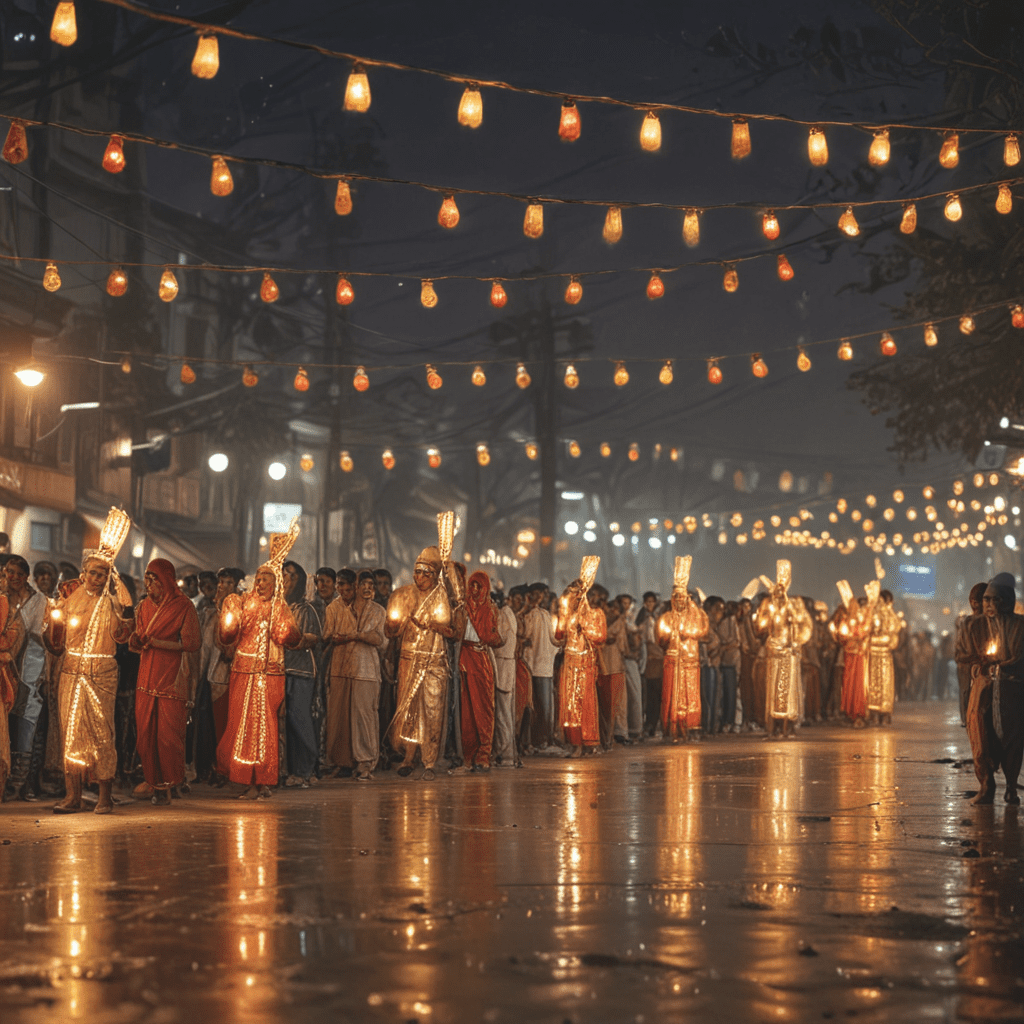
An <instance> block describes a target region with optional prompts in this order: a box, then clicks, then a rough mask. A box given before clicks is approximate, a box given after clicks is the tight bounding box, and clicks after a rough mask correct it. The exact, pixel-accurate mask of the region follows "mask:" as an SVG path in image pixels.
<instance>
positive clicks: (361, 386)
mask: <svg viewBox="0 0 1024 1024" xmlns="http://www.w3.org/2000/svg"><path fill="white" fill-rule="evenodd" d="M369 386H370V378H369V377H368V376H367V373H366V369H365V367H362V366H358V367H356V372H355V373H354V374H353V375H352V387H354V388H355V389H356V391H366V390H367V389H368V388H369Z"/></svg>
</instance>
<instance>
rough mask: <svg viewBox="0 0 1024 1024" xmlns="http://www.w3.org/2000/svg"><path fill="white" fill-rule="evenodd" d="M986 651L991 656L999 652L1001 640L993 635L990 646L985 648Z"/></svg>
mask: <svg viewBox="0 0 1024 1024" xmlns="http://www.w3.org/2000/svg"><path fill="white" fill-rule="evenodd" d="M985 653H986V654H987V655H989V656H990V657H991V656H995V655H996V654H998V653H999V641H998V640H996V638H995V637H992V639H991V640H989V642H988V646H987V647H986V648H985Z"/></svg>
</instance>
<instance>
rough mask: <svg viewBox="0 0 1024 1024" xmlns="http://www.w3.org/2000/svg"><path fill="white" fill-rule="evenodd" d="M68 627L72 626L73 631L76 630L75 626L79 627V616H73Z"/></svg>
mask: <svg viewBox="0 0 1024 1024" xmlns="http://www.w3.org/2000/svg"><path fill="white" fill-rule="evenodd" d="M68 625H70V626H71V628H72V629H74V628H75V626H77V625H78V616H77V615H72V616H71V622H70V623H68Z"/></svg>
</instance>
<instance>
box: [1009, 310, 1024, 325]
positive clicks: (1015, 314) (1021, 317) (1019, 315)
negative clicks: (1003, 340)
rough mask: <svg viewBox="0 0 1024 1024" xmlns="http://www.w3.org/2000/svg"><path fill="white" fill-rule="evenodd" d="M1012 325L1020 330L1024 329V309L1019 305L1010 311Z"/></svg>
mask: <svg viewBox="0 0 1024 1024" xmlns="http://www.w3.org/2000/svg"><path fill="white" fill-rule="evenodd" d="M1010 323H1011V324H1013V326H1014V327H1016V328H1018V329H1020V328H1022V327H1024V307H1022V306H1019V305H1018V306H1014V307H1013V309H1011V310H1010Z"/></svg>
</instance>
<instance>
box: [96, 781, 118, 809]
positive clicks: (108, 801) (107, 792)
mask: <svg viewBox="0 0 1024 1024" xmlns="http://www.w3.org/2000/svg"><path fill="white" fill-rule="evenodd" d="M99 787H100V795H99V799H98V800H97V801H96V810H95V813H96V814H110V812H111V811H113V809H114V799H113V795H112V793H111V790H112V789H113V787H114V783H113V780H111V779H107V781H106V782H103V781H101V782H100V784H99Z"/></svg>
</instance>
